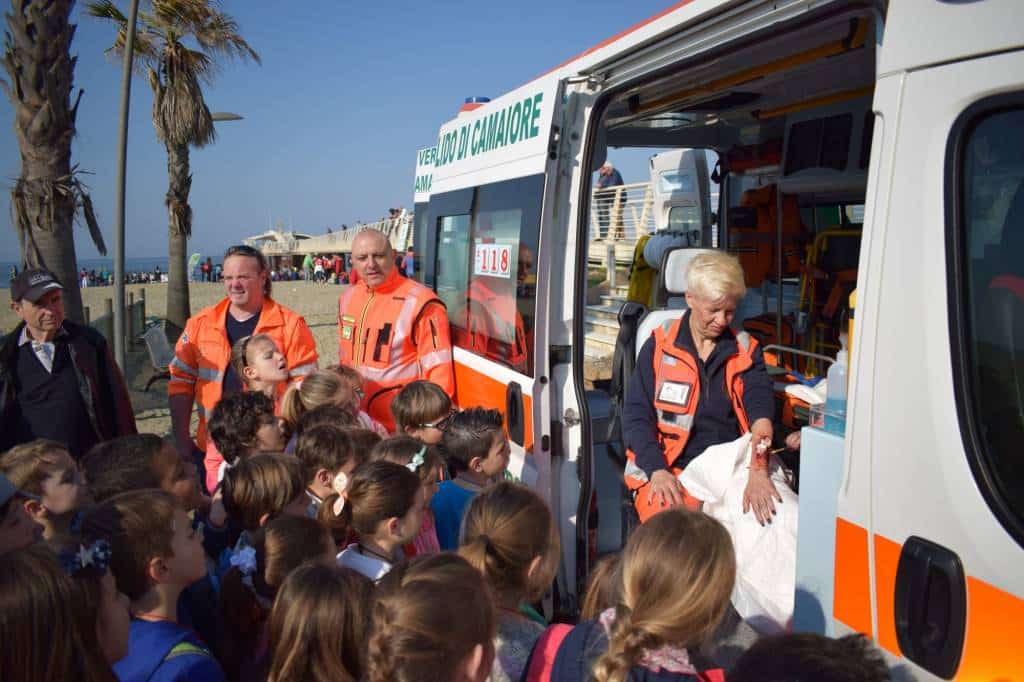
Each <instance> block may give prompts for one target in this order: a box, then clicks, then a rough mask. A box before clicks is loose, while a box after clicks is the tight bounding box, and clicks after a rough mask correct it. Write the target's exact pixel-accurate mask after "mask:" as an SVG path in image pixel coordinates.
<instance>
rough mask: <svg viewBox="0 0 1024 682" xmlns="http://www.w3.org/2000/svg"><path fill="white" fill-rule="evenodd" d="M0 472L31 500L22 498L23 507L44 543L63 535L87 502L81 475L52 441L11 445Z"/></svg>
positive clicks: (85, 488)
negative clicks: (41, 533) (41, 535)
mask: <svg viewBox="0 0 1024 682" xmlns="http://www.w3.org/2000/svg"><path fill="white" fill-rule="evenodd" d="M0 472H2V473H3V474H4V475H6V476H7V478H8V480H10V481H11V483H12V484H14V486H15V487H16V488H19V489H21V490H22V491H23V492H26V493H29V494H30V495H32V496H33V497H34V498H35V499H28V498H26V499H25V500H24V502H23V504H24V505H25V511H27V512H28V514H29V516H31V517H32V518H33V519H34V520H35V521H36V522H37V523H39V524H40V525H41V526H42V527H43V537H44V538H45V539H47V540H53V539H54V538H55V537H57V536H58V535H63V534H66V533H67V532H68V530H69V529H70V527H71V519H72V517H73V516H74V515H75V512H76V511H77V510H79V509H81V508H82V507H84V506H85V505H86V504H88V502H89V490H88V488H87V487H86V485H85V479H84V477H83V476H82V472H81V471H79V469H78V465H77V464H76V463H75V460H73V459H72V458H71V455H70V454H68V451H67V448H65V447H64V445H63V444H61V443H58V442H56V441H52V440H45V439H42V438H40V439H37V440H34V441H31V442H29V443H23V444H21V445H15V446H14V447H13V448H11V449H10V450H8V451H7V452H5V453H4V454H3V456H0Z"/></svg>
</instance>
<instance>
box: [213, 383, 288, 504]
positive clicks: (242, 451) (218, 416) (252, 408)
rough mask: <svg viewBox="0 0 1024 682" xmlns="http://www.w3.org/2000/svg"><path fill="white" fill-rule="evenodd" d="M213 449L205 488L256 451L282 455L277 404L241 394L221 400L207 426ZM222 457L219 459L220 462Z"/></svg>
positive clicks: (282, 438)
mask: <svg viewBox="0 0 1024 682" xmlns="http://www.w3.org/2000/svg"><path fill="white" fill-rule="evenodd" d="M207 428H208V429H209V433H210V439H211V443H212V444H213V446H214V447H213V448H207V450H206V458H205V459H204V460H203V461H204V463H205V464H206V489H207V491H209V492H211V493H212V492H213V490H214V489H215V488H216V487H217V484H218V483H220V482H221V480H222V479H223V478H224V472H225V471H226V470H227V469H228V468H230V467H233V466H235V465H236V464H238V462H239V460H241V459H242V458H243V457H247V456H249V455H251V454H253V453H256V452H281V451H282V450H283V449H284V437H283V435H282V433H281V425H280V423H279V422H278V419H277V417H275V416H274V402H273V401H272V400H271V399H270V398H268V397H267V396H265V395H263V394H262V393H253V392H248V391H245V392H242V393H234V394H232V395H229V396H226V397H224V398H221V399H220V401H219V402H218V403H217V404H216V405H215V406H214V408H213V412H212V413H211V414H210V422H209V425H208V426H207ZM218 458H219V459H218Z"/></svg>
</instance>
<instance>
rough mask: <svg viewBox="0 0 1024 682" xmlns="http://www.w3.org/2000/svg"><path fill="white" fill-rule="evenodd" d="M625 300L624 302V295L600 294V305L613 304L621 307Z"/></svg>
mask: <svg viewBox="0 0 1024 682" xmlns="http://www.w3.org/2000/svg"><path fill="white" fill-rule="evenodd" d="M625 302H626V297H625V296H620V295H618V294H601V304H602V305H613V306H615V307H616V308H621V307H622V304H623V303H625Z"/></svg>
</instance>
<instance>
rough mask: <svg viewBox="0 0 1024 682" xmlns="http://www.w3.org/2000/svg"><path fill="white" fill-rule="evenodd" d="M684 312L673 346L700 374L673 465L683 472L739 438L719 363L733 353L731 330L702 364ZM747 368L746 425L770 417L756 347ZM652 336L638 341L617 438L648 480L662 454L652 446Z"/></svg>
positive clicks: (769, 394) (771, 399)
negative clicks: (694, 403)
mask: <svg viewBox="0 0 1024 682" xmlns="http://www.w3.org/2000/svg"><path fill="white" fill-rule="evenodd" d="M689 315H690V313H689V311H687V312H686V315H685V317H684V319H683V323H682V324H681V325H679V334H678V335H677V336H676V338H675V346H676V347H677V348H680V349H682V350H684V351H686V352H688V353H689V354H690V355H692V356H693V358H694V360H695V361H696V364H697V367H698V369H699V370H700V373H701V380H700V386H701V394H700V396H699V402H698V403H697V412H696V414H695V415H694V420H693V429H692V430H691V432H690V438H689V440H688V441H687V442H686V447H685V448H684V449H683V453H682V455H680V456H679V458H678V459H676V461H675V462H674V463H673V465H674V466H676V467H678V468H680V469H683V468H685V467H686V465H687V464H689V463H690V461H691V460H692V459H694V458H695V457H697V455H699V454H701V453H702V452H704V450H706V449H707V448H708V447H709V446H711V445H718V444H719V443H728V442H729V441H732V440H735V439H736V438H739V436H740V427H739V421H738V420H737V419H736V415H735V412H734V410H733V406H732V401H731V400H730V399H729V393H728V391H727V390H726V388H725V364H726V360H728V359H729V358H730V357H732V356H733V355H736V354H737V353H738V352H739V346H737V342H736V335H735V334H733V332H732V330H727V331H725V332H723V333H722V336H721V337H720V338H719V339H718V343H716V344H715V349H714V350H713V351H712V352H711V355H709V356H708V359H707V361H706V362H705V361H703V360H701V359H700V356H699V355H698V354H697V347H696V346H695V345H694V343H693V336H692V334H691V332H690V324H689ZM753 361H754V364H753V366H752V367H751V368H750V369H748V370H747V371H746V372H744V373H743V385H744V389H743V407H744V409H745V410H746V413H747V417H748V419H749V420H750V423H751V424H753V423H754V422H755V421H757V420H758V419H761V418H762V417H766V418H768V419H772V418H773V417H774V415H775V395H774V393H773V391H772V381H771V378H770V377H769V376H768V372H767V370H766V369H765V366H764V354H763V353H762V352H761V348H760V346H758V347H757V348H756V349H755V350H754V352H753ZM655 386H656V382H655V379H654V336H653V334H652V335H651V338H649V339H647V341H645V342H644V345H643V347H642V348H641V349H640V355H639V357H637V359H636V369H635V370H634V372H633V376H632V378H631V379H630V381H629V388H628V389H627V391H626V401H625V404H624V406H623V410H622V431H623V440H624V441H625V443H626V446H627V447H628V448H630V449H631V450H632V451H633V452H634V453H636V464H637V466H638V467H640V468H641V469H643V470H644V472H645V473H646V474H647V476H648V477H650V476H651V475H652V474H653V473H654V472H655V471H658V470H660V469H664V468H665V454H664V451H663V450H662V447H661V445H660V444H659V443H658V415H657V414H656V413H655V410H654V391H655Z"/></svg>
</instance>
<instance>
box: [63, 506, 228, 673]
mask: <svg viewBox="0 0 1024 682" xmlns="http://www.w3.org/2000/svg"><path fill="white" fill-rule="evenodd" d="M82 531H83V533H84V534H93V533H94V534H103V535H107V536H108V537H110V544H111V550H112V554H111V563H110V568H111V571H112V572H113V574H114V578H115V580H116V581H117V586H118V589H120V590H121V591H122V592H124V593H125V594H126V595H127V596H128V598H129V599H130V600H131V610H132V622H131V635H130V637H129V641H128V655H127V656H126V657H125V658H124V659H123V660H121V661H120V662H118V663H117V664H115V666H114V672H115V673H117V676H118V678H119V679H120V680H122V682H134V681H136V680H138V681H139V682H142V681H146V680H175V679H188V680H214V681H219V680H223V679H224V674H223V672H222V671H221V669H220V666H219V665H218V664H217V661H216V660H215V659H214V658H213V655H212V654H211V653H210V651H209V649H207V648H206V645H205V644H204V642H203V641H202V640H201V639H200V638H199V637H198V636H197V635H195V634H194V633H193V631H192V630H191V629H189V628H187V627H185V626H183V625H180V624H179V623H178V598H179V597H180V596H181V593H182V592H183V591H184V590H185V588H187V587H188V586H189V585H192V584H193V583H195V582H198V581H199V580H201V579H203V578H204V577H205V576H206V558H205V554H204V552H203V533H202V525H200V524H199V523H198V522H194V521H193V520H191V519H190V518H189V517H188V515H187V514H186V513H185V510H184V509H182V508H181V506H180V505H179V504H178V503H177V501H176V500H175V499H174V497H173V496H171V495H169V494H168V493H165V492H163V491H160V490H136V491H133V492H128V493H123V494H121V495H116V496H114V497H112V498H110V499H109V500H107V501H106V502H104V503H103V504H101V505H99V506H98V507H94V508H93V509H90V510H89V511H88V512H87V513H86V515H85V518H84V520H83V522H82Z"/></svg>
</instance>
